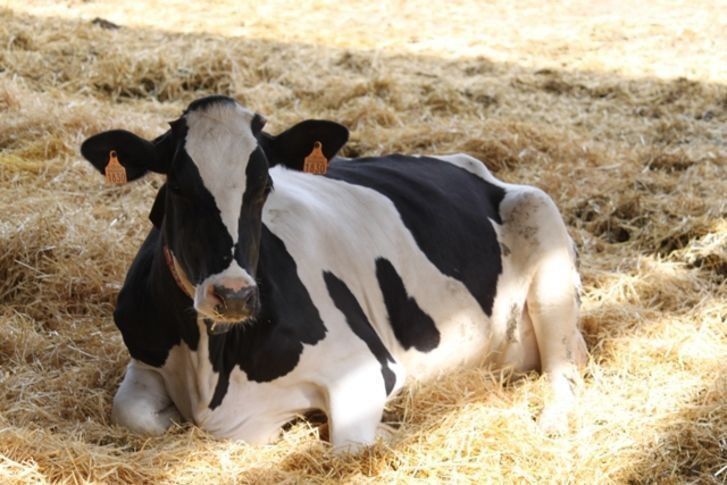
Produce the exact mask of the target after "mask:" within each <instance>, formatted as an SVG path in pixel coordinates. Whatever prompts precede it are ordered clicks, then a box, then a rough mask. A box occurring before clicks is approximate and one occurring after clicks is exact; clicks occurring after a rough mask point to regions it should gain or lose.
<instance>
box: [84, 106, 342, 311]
mask: <svg viewBox="0 0 727 485" xmlns="http://www.w3.org/2000/svg"><path fill="white" fill-rule="evenodd" d="M263 124H264V121H263V118H262V117H261V116H259V115H257V114H255V113H253V112H251V111H249V110H247V109H245V108H243V107H242V106H240V105H239V104H238V103H237V102H235V101H234V100H232V99H230V98H226V97H219V96H217V97H211V98H204V99H201V100H198V101H195V102H194V103H192V104H191V105H190V106H189V107H188V109H187V110H186V111H185V112H184V114H183V115H182V117H181V118H179V119H178V120H176V121H174V122H172V123H171V129H170V130H169V131H168V132H167V133H165V134H164V135H162V136H160V137H158V138H157V139H155V140H154V141H153V142H147V141H145V140H142V139H140V138H138V137H136V136H135V135H133V134H131V133H129V132H123V131H114V132H105V133H101V134H99V135H96V136H94V137H92V138H90V139H88V140H87V141H86V142H84V145H83V146H82V148H81V151H82V153H83V154H84V156H85V157H86V158H87V159H89V160H90V161H91V162H92V163H93V164H94V165H95V166H96V167H97V168H99V169H102V168H103V167H105V164H106V161H107V159H108V153H109V151H111V150H114V151H116V152H117V153H118V158H119V161H120V162H121V164H122V165H124V166H125V167H126V168H127V172H128V174H129V178H130V179H133V178H138V177H139V176H141V175H142V174H143V173H144V172H145V171H146V170H147V169H148V170H153V171H157V172H161V173H165V174H166V175H167V181H166V184H165V185H164V187H163V188H162V189H161V191H160V194H159V195H158V196H157V202H156V203H155V207H154V209H153V211H152V220H153V222H154V223H155V225H158V226H159V227H160V229H161V231H162V234H163V242H164V244H165V245H166V246H167V247H168V249H169V251H170V253H171V255H172V257H173V262H174V265H175V266H176V267H178V268H179V271H178V272H179V273H181V275H180V276H181V277H182V278H183V279H186V280H188V282H189V283H190V284H191V285H190V286H191V287H192V288H193V289H192V290H191V292H192V293H193V294H192V295H191V296H192V298H193V301H194V308H195V309H196V310H197V311H198V312H199V313H200V314H201V315H203V316H204V317H206V318H209V319H212V320H214V321H218V322H242V321H246V320H249V319H251V318H254V316H255V315H256V313H257V312H258V310H259V308H260V301H259V292H258V287H257V283H256V274H257V271H258V259H259V254H260V235H261V230H262V209H263V205H264V204H265V201H266V199H267V197H268V195H269V194H270V192H271V190H272V188H273V183H272V179H271V176H270V172H269V168H270V166H272V165H275V164H282V165H285V166H287V167H288V168H292V169H300V167H301V166H302V163H303V158H304V157H305V156H306V155H307V154H308V153H310V151H311V149H312V147H313V144H314V143H315V142H316V141H321V142H322V143H323V147H324V154H326V155H327V156H328V157H329V158H330V157H332V156H333V155H334V154H335V152H336V151H338V149H339V148H340V147H341V146H342V145H343V144H344V143H345V141H346V139H347V136H348V132H347V130H346V129H345V128H343V127H342V126H340V125H337V124H335V123H332V122H326V121H314V120H309V121H305V122H303V123H300V124H298V125H296V126H295V127H293V128H291V129H290V130H287V131H286V132H284V133H282V134H280V135H279V136H277V137H273V136H271V135H269V134H267V133H264V132H263V131H262V127H263ZM327 144H328V147H326V145H327Z"/></svg>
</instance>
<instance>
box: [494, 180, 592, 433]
mask: <svg viewBox="0 0 727 485" xmlns="http://www.w3.org/2000/svg"><path fill="white" fill-rule="evenodd" d="M503 210H504V215H505V218H506V227H507V228H508V231H509V233H508V234H511V237H512V239H511V240H510V241H511V243H512V246H513V247H514V248H517V249H516V250H514V251H513V253H515V251H517V252H518V253H517V255H515V254H514V257H515V259H516V260H517V261H519V262H520V264H521V266H520V267H521V271H522V272H523V273H525V274H527V275H529V276H528V280H529V284H528V287H527V297H526V299H527V305H526V311H527V313H528V316H529V317H530V321H531V322H532V326H533V330H534V332H535V340H536V342H537V347H538V353H539V354H540V364H541V365H540V367H541V370H542V371H543V373H544V374H545V375H547V377H548V379H549V380H550V383H551V390H552V396H550V399H549V400H547V401H546V406H545V409H544V410H543V413H542V415H541V416H540V420H539V421H540V425H541V427H542V428H543V429H544V430H545V431H547V432H554V433H559V432H563V431H565V430H566V429H567V425H568V412H569V411H570V410H571V409H572V408H573V406H574V403H575V391H576V387H577V384H578V383H579V382H580V369H579V368H580V367H582V366H584V365H585V363H586V361H587V359H588V355H587V350H586V345H585V342H584V340H583V337H582V336H581V333H580V331H579V329H578V295H577V291H578V273H577V271H576V267H575V251H574V247H573V243H572V241H571V239H570V237H569V236H568V232H567V229H566V227H565V224H564V222H563V219H562V218H561V216H560V213H559V211H558V209H557V208H556V206H555V204H554V203H553V201H552V200H551V199H550V197H548V196H547V195H546V194H545V193H544V192H542V191H540V190H537V189H533V188H527V189H525V190H522V191H520V192H517V193H514V194H513V195H512V196H510V197H508V199H506V201H505V203H504V207H503Z"/></svg>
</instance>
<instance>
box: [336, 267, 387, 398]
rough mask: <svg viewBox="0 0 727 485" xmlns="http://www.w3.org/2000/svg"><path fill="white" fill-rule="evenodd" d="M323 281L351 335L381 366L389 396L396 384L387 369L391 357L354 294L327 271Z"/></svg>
mask: <svg viewBox="0 0 727 485" xmlns="http://www.w3.org/2000/svg"><path fill="white" fill-rule="evenodd" d="M323 279H324V280H325V282H326V287H327V288H328V293H329V294H330V295H331V298H332V299H333V303H335V305H336V308H338V309H339V310H341V313H343V315H344V316H345V317H346V322H347V323H348V326H349V327H351V330H353V333H355V334H356V335H357V336H358V338H360V339H361V340H363V341H364V342H365V343H366V345H367V346H368V348H369V350H370V351H371V353H372V354H374V357H376V360H378V361H379V363H380V364H381V376H382V377H383V378H384V387H385V389H386V395H387V396H388V395H390V394H391V391H392V390H393V389H394V384H396V375H395V374H394V371H392V370H391V369H390V368H389V362H391V363H393V362H394V359H393V357H392V356H391V354H390V353H389V351H388V350H386V347H384V344H383V343H382V342H381V339H380V338H379V336H378V335H376V331H374V328H373V327H372V326H371V323H370V322H369V320H368V318H366V314H365V313H364V311H363V309H362V308H361V305H359V303H358V300H356V297H355V296H354V294H353V293H351V290H350V289H349V288H348V286H346V283H344V282H343V281H341V280H340V279H339V278H337V277H336V275H334V274H333V273H331V272H328V271H324V272H323Z"/></svg>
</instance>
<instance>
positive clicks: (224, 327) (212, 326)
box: [204, 318, 251, 335]
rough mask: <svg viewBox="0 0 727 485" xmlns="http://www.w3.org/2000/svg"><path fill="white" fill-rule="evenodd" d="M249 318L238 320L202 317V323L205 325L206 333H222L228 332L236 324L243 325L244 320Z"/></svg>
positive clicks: (246, 320)
mask: <svg viewBox="0 0 727 485" xmlns="http://www.w3.org/2000/svg"><path fill="white" fill-rule="evenodd" d="M249 320H251V318H247V319H245V320H239V321H219V320H212V319H210V318H205V319H204V325H205V327H207V333H208V334H210V335H222V334H224V333H227V332H229V331H230V330H232V329H233V328H235V327H237V326H241V325H244V324H245V323H246V322H248V321H249Z"/></svg>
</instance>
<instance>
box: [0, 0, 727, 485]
mask: <svg viewBox="0 0 727 485" xmlns="http://www.w3.org/2000/svg"><path fill="white" fill-rule="evenodd" d="M5 3H6V5H7V4H8V2H5ZM541 3H542V2H537V3H536V2H522V5H521V6H520V10H515V9H514V7H512V6H510V4H509V3H508V2H492V3H487V4H486V5H485V4H483V2H450V3H446V4H444V3H442V4H441V5H439V6H438V7H437V8H432V5H431V2H406V3H401V4H399V3H397V4H394V3H381V4H378V3H370V2H352V3H351V4H350V5H349V7H348V8H347V9H345V11H341V9H338V8H337V7H336V3H335V2H333V3H329V2H325V1H323V0H311V1H305V0H303V1H299V2H295V3H292V2H282V1H276V2H269V3H265V4H264V5H263V4H261V3H260V2H254V3H249V4H245V3H241V2H235V3H233V2H215V3H214V4H213V3H212V2H195V3H194V5H192V6H189V5H184V4H182V3H178V4H171V6H169V4H168V6H167V7H166V8H162V7H161V6H159V5H157V4H156V3H155V2H147V3H145V4H142V5H140V4H139V3H138V2H137V3H133V4H132V3H131V2H130V3H129V4H128V5H121V6H117V5H114V4H106V3H103V2H88V3H86V2H78V3H76V2H65V3H58V4H54V3H44V2H34V1H31V2H27V1H26V2H9V4H10V8H9V9H8V8H6V9H0V185H1V186H2V191H0V207H2V217H0V482H2V483H13V482H56V481H59V482H86V481H87V482H108V483H115V482H129V483H141V482H148V483H158V482H175V483H229V482H241V483H247V482H284V481H289V482H297V481H303V482H315V483H329V482H331V483H332V482H339V481H353V482H361V481H374V482H380V481H381V482H389V481H400V482H403V481H409V480H417V479H418V480H425V481H430V482H438V481H450V482H451V481H455V482H470V481H471V482H480V483H481V482H511V481H517V482H531V483H532V482H540V481H556V482H582V483H595V482H602V483H609V482H682V481H690V482H702V483H711V482H713V483H720V482H725V481H727V468H725V467H726V466H727V372H726V370H727V364H726V363H727V322H726V321H725V319H726V315H727V284H726V283H725V275H726V274H727V208H726V206H725V194H727V183H726V182H725V180H727V171H726V170H725V162H727V146H726V145H725V143H726V140H727V132H726V131H727V87H726V86H725V82H726V81H727V73H726V72H725V66H727V59H725V55H724V49H722V50H721V53H720V49H721V48H720V47H719V46H720V45H722V46H724V45H727V38H725V34H724V32H725V28H724V27H725V26H724V25H719V22H717V21H716V20H714V19H718V18H719V5H718V2H714V3H711V2H707V1H699V2H689V4H687V3H679V2H671V3H670V4H669V6H668V8H667V6H666V4H665V3H662V2H642V3H644V4H646V3H648V4H649V6H648V8H647V6H644V5H639V6H630V7H628V8H626V7H623V8H621V10H616V11H615V12H607V11H603V10H602V9H603V7H597V6H591V7H590V8H592V9H593V11H591V10H589V8H586V7H585V6H581V7H579V6H578V5H573V4H572V3H568V4H567V6H568V8H566V6H565V5H562V4H558V3H548V4H546V5H541ZM696 5H698V7H697V6H696ZM599 8H600V9H601V11H599V10H597V9H599ZM614 8H615V7H614ZM579 9H580V10H579ZM647 10H648V12H647ZM642 14H643V15H642ZM647 14H648V15H647ZM95 16H101V17H103V18H104V19H105V20H107V21H111V22H113V24H116V25H112V24H109V23H104V22H96V23H92V22H91V19H93V18H94V17H95ZM639 18H648V19H649V22H645V23H641V22H640V21H639V20H638V19H639ZM115 26H118V27H119V28H115ZM680 76H681V77H680ZM210 93H223V94H228V95H231V96H234V97H235V98H237V99H238V100H239V101H241V102H242V103H243V104H245V105H247V106H248V107H250V108H251V109H254V110H256V111H258V112H260V113H263V114H265V115H266V116H267V117H268V118H269V120H270V123H269V127H270V128H271V130H272V131H273V132H276V131H277V130H279V129H282V128H284V127H286V126H287V125H289V124H291V123H294V122H296V121H299V120H301V119H304V118H307V117H328V118H331V119H335V120H338V121H339V122H342V123H344V124H346V125H347V126H348V127H349V128H350V129H351V131H352V139H351V142H350V143H349V145H348V146H347V148H346V149H345V152H344V154H345V155H348V156H355V155H366V154H379V153H385V152H395V151H401V152H408V153H446V152H459V151H465V152H469V153H471V154H472V155H474V156H476V157H478V158H480V159H482V160H483V161H484V162H485V163H486V164H487V165H488V166H489V167H490V169H492V170H493V171H494V172H496V174H497V176H498V177H500V178H502V179H504V180H507V181H512V182H522V183H530V184H534V185H536V186H539V187H541V188H543V189H544V190H546V191H547V192H548V193H550V194H551V195H552V196H553V198H554V199H555V201H556V203H557V204H558V206H559V207H560V208H561V210H562V212H563V215H564V217H565V220H566V222H567V224H568V226H569V228H570V231H571V234H572V235H573V237H574V239H575V240H576V242H577V244H578V246H579V249H580V254H581V262H580V264H581V273H582V276H583V281H584V291H583V295H582V296H583V298H582V300H583V304H582V326H583V331H584V334H585V336H586V340H587V342H588V345H589V349H590V352H591V361H590V362H589V365H588V368H587V371H586V374H585V384H584V386H583V388H582V390H581V391H580V396H579V403H580V404H579V406H578V409H577V411H576V412H575V414H574V416H573V420H572V423H571V425H572V426H571V431H570V432H569V433H568V434H566V435H565V436H562V437H557V438H552V437H547V436H544V435H542V434H541V433H539V431H538V429H537V427H536V426H535V424H534V422H533V419H532V416H533V415H535V414H537V412H538V410H539V409H540V408H541V406H542V403H543V401H544V399H545V398H546V392H547V386H546V383H545V382H544V381H543V379H542V378H541V377H540V376H538V375H536V374H532V375H527V376H510V375H507V373H499V372H493V371H490V370H488V369H475V370H463V371H458V372H451V373H448V374H446V375H443V376H442V377H441V378H439V379H437V380H434V381H432V382H423V383H417V384H415V385H412V386H410V387H409V388H407V389H406V391H405V392H403V393H402V395H401V396H400V397H399V398H398V399H397V400H396V401H395V402H394V403H393V404H392V405H391V406H390V407H389V409H388V410H387V413H386V420H387V422H389V423H390V424H393V425H395V426H396V427H398V430H397V431H396V433H395V434H394V435H393V437H392V439H391V440H390V441H388V442H381V443H379V444H377V445H376V446H374V447H373V448H371V449H370V450H369V451H367V452H365V453H363V454H362V455H360V456H343V457H335V456H333V455H331V453H330V451H329V449H328V448H327V446H326V445H325V443H324V442H322V441H321V440H319V435H321V434H325V427H322V426H321V425H320V420H318V421H315V420H314V421H312V422H310V421H300V422H296V423H294V424H293V425H292V426H290V428H289V429H287V430H286V432H285V433H284V434H283V436H282V438H281V440H280V441H279V442H278V443H276V444H275V445H271V446H266V447H250V446H246V445H244V444H241V443H229V442H222V441H217V440H214V439H212V438H210V437H208V436H206V435H204V433H202V432H201V431H199V430H198V429H196V428H194V427H193V426H190V425H182V426H179V427H177V428H175V429H173V430H171V431H170V432H168V433H167V434H165V435H164V436H161V437H158V438H145V437H141V436H136V435H132V434H129V433H127V432H125V431H124V430H122V429H119V428H116V427H114V426H112V425H111V424H110V422H109V418H110V405H111V400H112V397H113V393H114V392H115V390H116V388H117V386H118V384H119V382H120V379H121V377H122V375H123V370H124V366H125V364H126V362H127V359H128V356H127V354H126V351H125V348H124V346H123V343H122V341H121V338H120V336H119V334H118V333H117V331H116V329H115V327H114V324H113V322H112V319H111V312H112V310H113V305H114V300H115V295H116V293H117V292H118V290H119V287H120V284H121V282H122V281H123V277H124V274H125V270H126V268H127V267H128V265H129V263H130V261H131V258H132V257H133V255H134V253H135V251H136V249H137V248H138V246H139V244H140V242H141V240H142V238H143V236H144V234H145V233H146V231H148V229H149V226H150V224H149V222H148V221H147V219H146V216H147V213H148V210H149V208H150V205H151V202H152V200H153V195H154V193H155V189H156V188H157V187H158V186H159V185H160V183H161V179H160V178H159V177H157V176H150V177H147V178H146V179H144V180H143V181H140V182H139V183H135V184H130V185H128V186H124V187H120V188H110V187H107V186H104V184H103V183H102V180H101V177H99V176H98V175H97V174H95V173H92V171H91V170H90V168H89V167H88V165H87V164H86V162H84V161H82V160H80V156H79V154H78V146H79V144H80V142H81V141H82V140H83V139H84V137H86V136H88V135H90V134H92V133H95V132H97V131H100V130H103V129H109V128H113V127H125V128H127V129H130V130H133V131H136V132H137V133H140V134H143V135H146V136H148V137H152V136H155V135H156V134H158V133H160V132H161V130H163V129H165V123H166V122H167V121H169V120H171V119H173V118H175V117H176V116H177V115H178V114H179V112H180V111H181V110H182V109H183V107H184V106H185V105H186V104H187V103H188V102H189V101H190V100H192V99H194V98H196V97H199V96H202V95H206V94H210Z"/></svg>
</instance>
